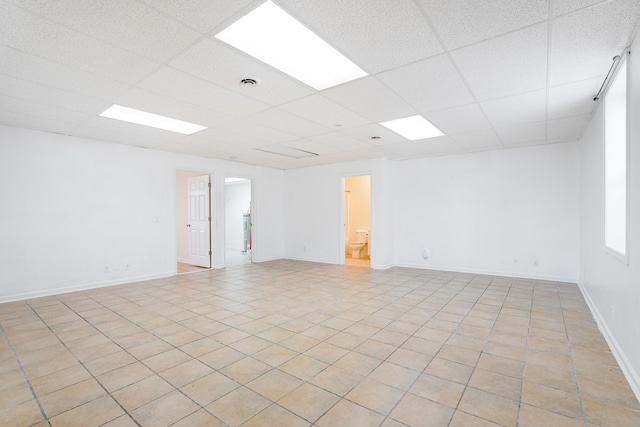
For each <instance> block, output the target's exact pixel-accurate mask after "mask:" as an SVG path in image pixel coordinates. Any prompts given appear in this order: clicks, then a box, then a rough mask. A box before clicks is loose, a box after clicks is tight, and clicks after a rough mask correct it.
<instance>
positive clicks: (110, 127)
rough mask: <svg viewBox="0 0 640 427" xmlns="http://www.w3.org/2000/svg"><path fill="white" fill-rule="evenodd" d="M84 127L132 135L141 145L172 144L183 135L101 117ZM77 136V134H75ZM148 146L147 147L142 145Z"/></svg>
mask: <svg viewBox="0 0 640 427" xmlns="http://www.w3.org/2000/svg"><path fill="white" fill-rule="evenodd" d="M83 126H86V127H91V128H95V129H102V130H104V131H106V132H115V133H119V134H125V135H132V136H135V137H138V138H139V139H140V141H141V144H143V143H144V141H145V140H147V139H149V140H151V141H162V142H170V141H174V140H176V139H178V138H180V137H181V136H182V135H181V134H179V133H175V132H170V131H168V130H162V129H156V128H152V127H149V126H143V125H138V124H135V123H128V122H123V121H121V120H114V119H109V118H106V117H101V116H93V117H91V118H90V119H89V120H87V121H85V122H84V123H83ZM74 135H75V132H74ZM141 146H146V145H141Z"/></svg>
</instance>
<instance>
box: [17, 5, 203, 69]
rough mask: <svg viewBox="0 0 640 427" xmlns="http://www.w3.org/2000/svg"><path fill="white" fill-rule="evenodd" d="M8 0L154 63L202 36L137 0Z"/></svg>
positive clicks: (171, 55)
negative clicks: (123, 0) (124, 0)
mask: <svg viewBox="0 0 640 427" xmlns="http://www.w3.org/2000/svg"><path fill="white" fill-rule="evenodd" d="M9 1H11V2H15V3H16V4H17V5H19V6H21V7H23V8H26V9H28V10H30V11H31V12H34V13H37V14H39V15H41V16H43V17H46V18H47V19H50V20H52V21H55V22H57V23H60V24H62V25H65V26H67V27H69V28H72V29H73V30H75V31H78V32H80V33H83V34H86V35H90V36H92V37H94V38H97V39H99V40H102V41H105V42H107V43H110V44H112V45H115V46H119V47H120V48H122V49H124V50H128V51H131V52H134V53H136V54H138V55H141V56H144V57H146V58H148V59H151V60H152V61H156V62H165V61H167V60H168V59H169V58H171V57H173V56H174V55H176V54H177V53H178V52H180V51H181V50H183V49H184V48H185V47H186V46H188V45H190V44H191V43H193V42H194V41H195V40H197V39H198V38H200V36H201V33H199V32H197V31H195V30H193V29H191V28H189V27H187V26H186V25H184V24H183V23H181V22H178V21H176V20H174V19H171V18H169V17H168V16H167V15H165V14H163V13H161V12H159V11H158V10H157V9H155V8H152V7H150V6H149V5H147V4H145V3H142V2H138V1H126V2H117V1H113V0H93V1H83V0H57V1H48V0H31V1H21V0H9Z"/></svg>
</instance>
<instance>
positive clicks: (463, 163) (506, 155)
mask: <svg viewBox="0 0 640 427" xmlns="http://www.w3.org/2000/svg"><path fill="white" fill-rule="evenodd" d="M578 153H579V152H578V149H577V146H576V144H575V143H565V144H553V145H544V146H536V147H523V148H516V149H509V150H500V151H486V152H479V153H473V154H465V155H458V156H445V157H435V158H426V159H418V160H411V161H403V162H397V163H396V164H395V166H396V167H395V169H394V196H395V206H396V210H395V230H396V233H395V235H396V242H395V245H396V264H397V265H400V266H406V267H418V268H433V269H445V270H455V271H469V272H476V273H487V274H497V275H509V276H518V277H535V278H547V279H553V280H564V281H574V282H575V281H576V280H577V277H578V194H579V182H578V179H579V173H578V168H579V161H578ZM425 249H427V250H429V251H430V256H429V258H428V259H424V258H423V256H422V255H423V251H424V250H425ZM516 259H517V260H518V262H517V263H515V262H514V261H515V260H516ZM535 260H537V261H538V265H537V266H535V265H534V262H535Z"/></svg>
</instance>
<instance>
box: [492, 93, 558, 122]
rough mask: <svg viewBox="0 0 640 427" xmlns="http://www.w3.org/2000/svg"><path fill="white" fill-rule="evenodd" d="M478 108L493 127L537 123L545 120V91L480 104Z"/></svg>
mask: <svg viewBox="0 0 640 427" xmlns="http://www.w3.org/2000/svg"><path fill="white" fill-rule="evenodd" d="M480 107H481V108H482V109H483V110H484V112H485V114H486V115H487V118H488V119H489V121H490V122H491V124H492V125H493V126H494V127H507V126H513V125H517V124H521V123H532V122H539V121H543V120H545V114H546V91H544V90H536V91H533V92H529V93H524V94H521V95H515V96H507V97H505V98H500V99H494V100H491V101H486V102H481V103H480Z"/></svg>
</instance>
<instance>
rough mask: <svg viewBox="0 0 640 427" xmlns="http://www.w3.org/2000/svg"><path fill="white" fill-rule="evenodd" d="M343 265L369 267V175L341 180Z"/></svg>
mask: <svg viewBox="0 0 640 427" xmlns="http://www.w3.org/2000/svg"><path fill="white" fill-rule="evenodd" d="M342 188H343V191H344V196H343V197H344V200H343V206H344V212H343V218H344V221H343V224H344V254H345V256H344V263H345V264H346V265H353V266H358V267H371V175H361V176H348V177H344V178H343V182H342Z"/></svg>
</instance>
